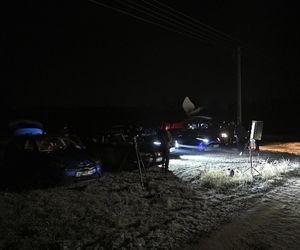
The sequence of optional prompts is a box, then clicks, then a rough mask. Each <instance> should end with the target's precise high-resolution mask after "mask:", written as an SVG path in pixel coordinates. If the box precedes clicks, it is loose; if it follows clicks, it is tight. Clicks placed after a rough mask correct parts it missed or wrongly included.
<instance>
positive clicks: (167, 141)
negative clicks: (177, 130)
mask: <svg viewBox="0 0 300 250" xmlns="http://www.w3.org/2000/svg"><path fill="white" fill-rule="evenodd" d="M157 136H158V139H159V140H160V142H161V150H162V158H163V161H162V162H163V164H162V170H163V171H165V172H168V168H169V160H170V146H171V141H172V136H171V133H170V132H169V131H168V130H167V129H166V126H164V125H163V126H162V128H161V129H159V130H158V133H157Z"/></svg>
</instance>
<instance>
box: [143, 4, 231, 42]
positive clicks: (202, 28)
mask: <svg viewBox="0 0 300 250" xmlns="http://www.w3.org/2000/svg"><path fill="white" fill-rule="evenodd" d="M141 1H142V2H144V3H146V4H148V5H150V6H152V7H154V8H156V9H159V10H160V11H163V12H165V13H168V14H169V15H171V16H173V17H175V18H177V19H178V20H181V21H183V22H186V23H188V24H190V25H192V26H194V27H196V28H198V29H200V30H201V31H202V32H205V33H209V34H210V35H213V36H216V37H218V38H221V39H224V40H226V41H231V42H233V39H230V38H228V37H225V36H224V35H223V34H221V33H220V32H218V31H217V30H214V31H213V30H211V29H213V28H211V27H210V29H209V28H207V27H204V26H203V25H202V24H201V25H200V24H197V23H195V22H192V21H191V19H192V20H193V18H191V17H189V16H187V15H185V17H184V18H183V17H182V15H181V16H180V15H178V14H174V11H173V12H172V11H170V10H166V9H163V8H160V7H158V6H157V5H155V4H153V3H149V2H148V1H145V0H141ZM153 1H154V2H157V1H155V0H153ZM157 3H158V4H160V5H163V6H167V5H164V4H162V3H160V2H157ZM168 9H172V8H171V7H168ZM178 13H180V12H178Z"/></svg>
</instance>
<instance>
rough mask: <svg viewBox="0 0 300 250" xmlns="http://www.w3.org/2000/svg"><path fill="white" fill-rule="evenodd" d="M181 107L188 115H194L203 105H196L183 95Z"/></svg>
mask: <svg viewBox="0 0 300 250" xmlns="http://www.w3.org/2000/svg"><path fill="white" fill-rule="evenodd" d="M182 108H183V110H184V111H185V113H186V114H187V115H188V116H193V115H196V114H198V113H199V112H200V110H202V109H203V107H197V108H196V106H195V105H194V103H192V101H191V100H190V98H189V97H187V96H186V97H185V98H184V100H183V103H182Z"/></svg>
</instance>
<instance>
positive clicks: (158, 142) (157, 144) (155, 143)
mask: <svg viewBox="0 0 300 250" xmlns="http://www.w3.org/2000/svg"><path fill="white" fill-rule="evenodd" d="M153 144H154V145H155V146H160V145H161V142H160V141H154V142H153Z"/></svg>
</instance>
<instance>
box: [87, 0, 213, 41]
mask: <svg viewBox="0 0 300 250" xmlns="http://www.w3.org/2000/svg"><path fill="white" fill-rule="evenodd" d="M88 1H90V2H92V3H94V4H97V5H100V6H102V7H105V8H109V9H112V10H114V11H117V12H120V13H122V14H125V15H128V16H131V17H134V18H136V19H139V20H141V21H143V22H146V23H150V24H152V25H156V26H159V27H161V28H163V29H167V30H169V31H172V32H176V33H179V34H181V35H184V36H188V37H190V38H194V39H197V40H199V41H201V42H202V43H204V44H206V45H212V44H213V43H215V42H213V41H212V40H211V38H205V37H203V36H200V35H199V34H196V35H195V34H193V33H191V32H190V31H187V30H183V31H182V30H178V29H174V28H170V27H168V26H166V25H164V24H160V23H157V22H155V21H152V20H149V19H146V18H144V17H141V16H138V15H136V14H133V13H131V12H128V11H126V10H123V9H120V8H118V7H114V6H112V5H109V4H106V3H103V2H101V1H99V0H88ZM148 15H149V14H148ZM152 16H153V15H152ZM154 18H155V19H157V17H154Z"/></svg>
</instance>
